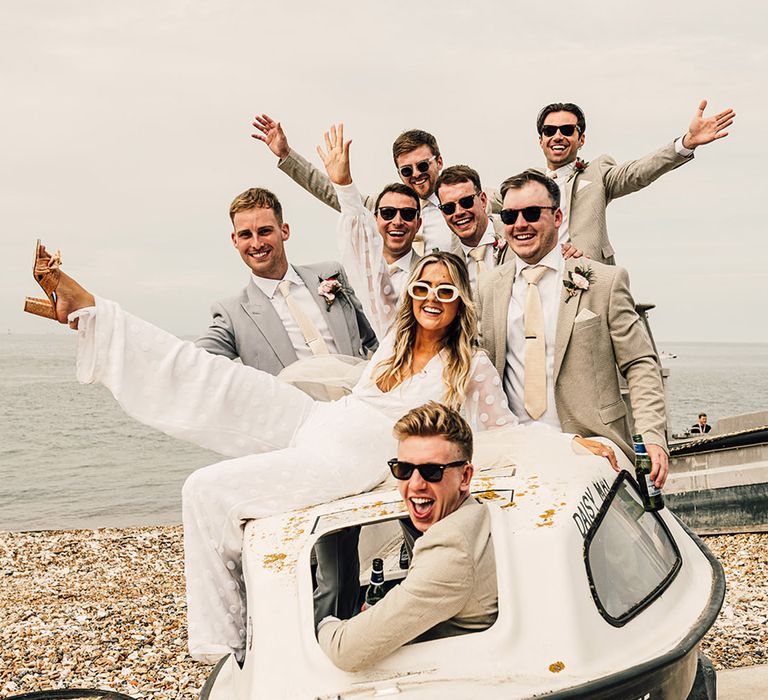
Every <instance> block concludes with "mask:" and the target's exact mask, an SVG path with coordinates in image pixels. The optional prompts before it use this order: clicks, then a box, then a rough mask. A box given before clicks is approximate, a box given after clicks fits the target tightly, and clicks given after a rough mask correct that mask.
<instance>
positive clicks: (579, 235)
mask: <svg viewBox="0 0 768 700" xmlns="http://www.w3.org/2000/svg"><path fill="white" fill-rule="evenodd" d="M691 160H693V155H690V156H682V155H680V154H678V153H677V151H675V144H674V142H673V143H670V144H668V145H666V146H664V147H663V148H660V149H659V150H658V151H654V152H653V153H650V154H649V155H647V156H644V157H642V158H638V159H637V160H631V161H628V162H627V163H622V164H621V165H617V164H616V161H615V160H614V159H613V158H612V157H611V156H606V155H603V156H600V157H599V158H596V159H595V160H593V161H591V162H590V163H589V164H588V165H587V167H586V168H584V169H583V170H580V171H579V170H575V171H574V172H573V174H572V175H571V177H570V178H569V180H568V181H567V183H566V186H565V200H566V201H569V202H570V208H569V209H568V235H569V236H570V238H571V242H572V243H573V245H574V246H576V247H577V248H578V249H579V250H582V251H583V252H584V255H586V256H587V257H590V258H592V259H593V260H597V261H598V262H603V263H606V264H608V265H613V264H614V250H613V245H611V242H610V241H609V240H608V226H607V224H606V220H605V208H606V207H607V206H608V203H609V202H611V201H612V200H614V199H617V198H618V197H623V196H624V195H627V194H631V193H632V192H637V191H638V190H641V189H643V187H647V186H648V185H650V184H651V183H652V182H653V181H654V180H656V179H658V178H659V177H661V176H662V175H663V174H664V173H668V172H669V171H670V170H674V169H675V168H679V167H680V166H681V165H684V164H685V163H688V162H689V161H691Z"/></svg>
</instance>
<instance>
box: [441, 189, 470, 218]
mask: <svg viewBox="0 0 768 700" xmlns="http://www.w3.org/2000/svg"><path fill="white" fill-rule="evenodd" d="M478 194H480V193H479V192H475V193H474V194H469V195H467V196H466V197H462V198H461V199H459V200H458V201H456V202H446V203H445V204H438V205H437V208H438V209H439V210H440V211H441V212H443V214H445V215H446V216H450V215H451V214H453V212H455V211H456V205H457V204H461V208H462V209H471V208H472V205H473V204H474V202H475V197H477V195H478Z"/></svg>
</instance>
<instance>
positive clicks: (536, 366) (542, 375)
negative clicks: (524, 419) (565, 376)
mask: <svg viewBox="0 0 768 700" xmlns="http://www.w3.org/2000/svg"><path fill="white" fill-rule="evenodd" d="M546 271H547V268H546V267H545V266H544V265H536V266H534V267H526V268H523V270H522V272H521V274H522V275H523V279H524V280H525V281H526V282H527V283H528V289H527V290H526V295H525V316H524V319H523V326H524V330H525V368H524V373H525V374H524V377H523V379H524V389H525V410H526V411H528V415H529V416H530V417H531V418H533V420H538V419H539V418H540V417H541V416H542V415H543V414H544V411H546V410H547V368H546V358H547V350H546V342H545V339H544V311H543V309H542V307H541V297H540V296H539V288H538V287H537V286H536V285H537V284H538V283H539V280H540V279H541V278H542V277H543V276H544V273H545V272H546Z"/></svg>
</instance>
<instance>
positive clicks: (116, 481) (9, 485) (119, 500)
mask: <svg viewBox="0 0 768 700" xmlns="http://www.w3.org/2000/svg"><path fill="white" fill-rule="evenodd" d="M75 344H76V337H75V334H72V335H58V334H57V335H54V334H51V335H16V334H7V335H0V530H59V529H76V528H97V527H128V526H138V525H164V524H174V523H179V522H181V486H182V484H183V483H184V479H185V478H186V477H187V475H189V474H190V473H191V472H193V471H194V470H195V469H197V468H199V467H202V466H205V465H207V464H213V463H214V462H217V461H220V460H221V459H223V458H222V457H221V456H219V455H217V454H215V453H213V452H209V451H207V450H203V449H200V448H197V447H195V446H193V445H190V444H187V443H184V442H181V441H179V440H176V439H174V438H170V437H167V436H165V435H163V434H162V433H159V432H157V431H156V430H153V429H150V428H147V427H145V426H143V425H141V424H140V423H138V422H136V421H135V420H133V419H132V418H129V417H128V416H127V415H125V414H124V413H123V411H122V409H121V408H120V407H119V406H118V405H117V402H116V401H115V400H114V399H113V398H112V396H111V395H110V394H109V392H108V391H107V390H106V389H104V387H102V386H97V385H87V386H82V385H80V384H78V383H77V381H76V380H75V369H74V367H75V362H74V358H75ZM658 345H659V348H660V350H662V351H663V353H664V354H665V355H667V357H666V359H664V360H663V364H664V366H665V367H666V368H668V369H669V370H670V375H669V380H668V383H667V391H668V402H669V406H668V410H669V414H670V418H671V421H670V423H671V427H672V429H673V431H680V430H682V429H684V428H686V427H690V426H691V425H692V424H693V423H694V422H695V421H696V416H697V414H698V413H699V411H704V412H706V413H707V414H708V417H709V422H710V423H714V422H715V421H717V419H718V418H721V417H726V416H731V415H736V414H739V413H749V412H752V411H759V410H766V409H768V344H736V343H683V342H678V343H675V342H669V343H659V344H658ZM671 355H674V356H676V357H674V358H672V357H670V356H671Z"/></svg>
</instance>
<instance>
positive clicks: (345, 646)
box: [317, 401, 498, 671]
mask: <svg viewBox="0 0 768 700" xmlns="http://www.w3.org/2000/svg"><path fill="white" fill-rule="evenodd" d="M394 433H395V437H396V438H397V440H398V443H399V444H398V448H397V458H396V459H393V460H391V461H390V462H389V465H390V469H391V470H392V474H393V476H394V477H395V478H396V479H398V490H399V491H400V495H401V496H402V498H403V501H404V503H405V507H406V508H407V510H408V515H409V519H410V521H411V522H412V523H413V525H414V527H415V528H416V529H417V530H418V531H420V532H421V533H422V536H421V537H419V539H418V540H417V541H416V546H415V547H414V550H413V560H412V563H411V568H410V571H409V573H408V575H407V576H406V578H405V580H404V581H403V582H402V583H401V584H400V585H398V586H395V587H394V588H393V589H392V590H390V591H389V592H388V593H387V594H386V595H385V596H384V598H383V599H382V600H380V601H379V602H378V603H376V605H374V606H373V607H371V608H368V609H367V610H364V611H363V612H361V613H360V614H359V615H357V616H355V617H353V618H352V619H348V620H343V621H342V620H339V619H337V618H335V617H328V618H325V619H323V620H321V621H320V624H319V625H318V632H317V639H318V642H319V643H320V647H321V648H322V649H323V651H324V652H325V653H326V654H327V655H328V656H329V657H330V659H331V660H332V661H333V662H334V663H335V664H336V665H337V666H338V667H339V668H342V669H344V670H345V671H357V670H359V669H362V668H365V667H366V666H370V665H371V664H374V663H376V662H377V661H379V660H380V659H382V658H384V657H385V656H388V655H389V654H391V653H392V652H394V651H395V650H397V649H399V648H400V647H401V646H403V645H404V644H408V643H409V642H412V641H426V640H428V639H439V638H441V637H449V636H455V635H460V634H467V633H469V632H479V631H481V630H484V629H487V628H488V627H490V626H491V625H492V624H493V623H494V622H495V620H496V617H497V614H498V590H497V588H496V562H495V558H494V553H493V542H492V540H491V530H490V519H489V515H488V509H487V507H486V506H484V505H482V504H481V503H479V502H478V501H477V500H475V499H474V498H472V497H471V496H470V495H469V488H470V481H471V480H472V473H473V470H474V468H473V466H472V464H471V460H472V430H471V429H470V427H469V425H468V424H467V422H466V421H465V420H464V419H463V418H462V417H461V416H460V415H459V414H458V413H456V412H455V411H453V410H451V409H449V408H447V407H445V406H443V405H441V404H438V403H435V402H434V401H432V402H430V403H428V404H425V405H423V406H419V407H418V408H414V409H413V410H411V411H410V412H408V413H407V414H406V415H405V416H403V417H402V418H401V419H400V420H399V421H398V422H397V423H396V424H395V428H394Z"/></svg>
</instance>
